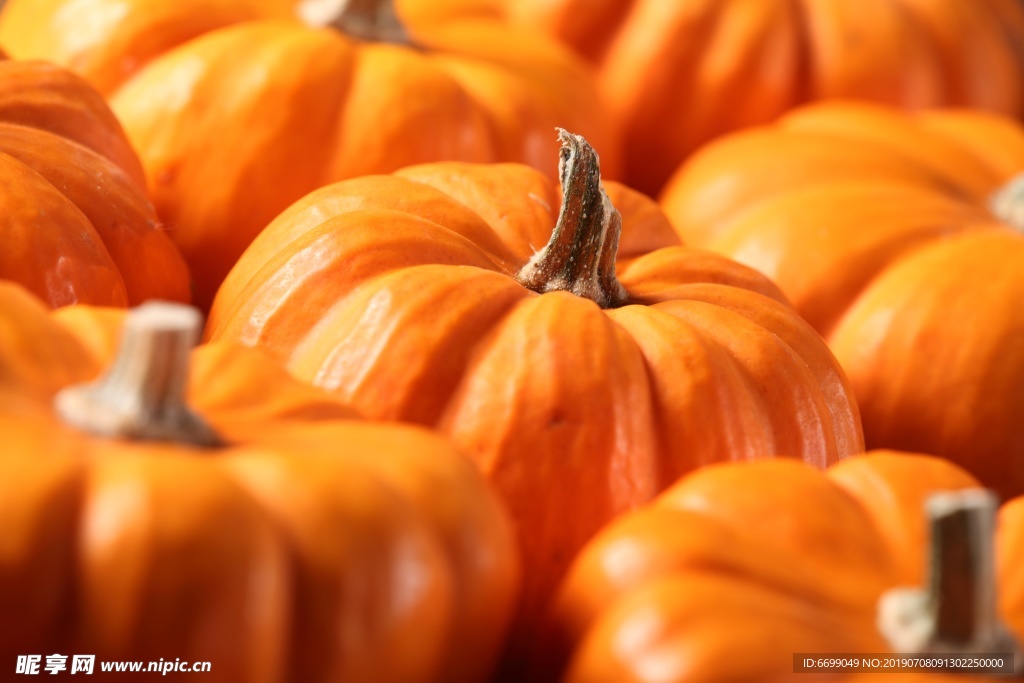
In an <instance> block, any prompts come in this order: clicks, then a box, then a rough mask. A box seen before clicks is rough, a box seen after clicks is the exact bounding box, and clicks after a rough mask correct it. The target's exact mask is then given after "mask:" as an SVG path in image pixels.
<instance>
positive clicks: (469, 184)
mask: <svg viewBox="0 0 1024 683" xmlns="http://www.w3.org/2000/svg"><path fill="white" fill-rule="evenodd" d="M561 138H562V141H563V145H564V147H563V151H562V162H563V163H562V193H563V197H562V199H561V201H560V200H559V193H558V188H557V185H556V184H555V183H554V182H552V181H551V180H550V179H548V178H547V177H545V176H543V175H542V174H540V173H538V172H537V171H535V170H533V169H530V168H528V167H525V166H521V165H513V164H499V165H473V164H457V163H441V164H427V165H421V166H415V167H411V168H407V169H404V170H401V171H399V172H397V173H395V174H393V175H390V176H369V177H366V178H360V179H355V180H351V181H346V182H342V183H338V184H336V185H334V186H330V187H327V188H325V189H322V190H320V191H318V192H315V193H313V194H311V195H310V196H309V197H307V198H305V199H303V200H302V201H300V202H299V203H297V204H295V205H294V206H292V207H291V208H290V209H289V210H288V211H286V212H285V213H284V214H282V216H281V217H279V218H278V219H277V220H276V221H275V222H274V223H272V224H271V225H270V226H269V227H267V228H266V229H265V230H264V231H263V232H262V233H261V234H260V236H259V238H257V240H256V241H255V242H254V243H253V244H252V246H251V247H250V248H249V250H248V251H247V252H246V253H245V255H243V257H242V258H241V260H240V261H239V263H238V265H237V266H236V267H235V268H234V269H233V270H232V272H231V274H230V276H229V277H228V278H227V280H226V281H225V283H224V286H223V288H222V289H221V291H220V293H219V295H218V297H217V300H216V302H215V304H214V307H213V310H212V312H211V315H210V320H209V321H208V324H207V330H208V334H209V336H210V338H211V339H215V340H235V341H239V342H241V343H244V344H248V345H253V346H258V347H260V348H263V349H266V350H267V351H269V352H270V353H272V354H273V355H274V356H275V357H277V358H278V359H279V360H280V361H281V362H282V363H284V364H285V365H287V367H288V368H289V369H290V371H291V372H292V373H293V374H295V375H296V376H298V377H299V378H301V379H304V380H308V381H311V382H313V383H315V384H317V385H319V386H322V387H326V388H328V389H330V390H332V391H333V392H335V393H336V394H337V395H339V396H341V397H342V398H343V399H344V400H345V401H346V402H350V403H351V404H352V405H353V406H355V407H356V409H358V410H360V411H361V412H363V413H365V414H366V415H368V416H371V417H375V418H383V419H389V420H405V421H410V422H415V423H419V424H423V425H430V426H434V427H436V428H438V429H440V430H441V431H442V432H444V433H445V434H447V435H449V436H450V437H451V438H452V439H453V440H454V441H455V443H456V444H457V445H459V446H461V447H462V449H463V450H464V451H466V452H467V453H468V454H469V455H470V457H471V458H472V459H473V460H474V461H475V462H476V463H477V464H478V465H479V466H480V468H481V469H482V470H483V471H484V472H485V473H486V474H487V476H488V477H489V478H490V479H491V481H492V482H493V483H494V484H495V485H496V486H497V488H498V489H499V491H500V492H501V494H502V495H503V497H504V500H505V502H506V504H507V505H508V506H509V507H510V509H511V512H512V514H513V516H514V517H515V519H516V521H517V522H518V529H519V538H520V541H521V545H522V548H523V551H524V553H525V556H526V559H525V562H526V566H527V575H526V589H525V590H526V597H525V606H524V608H523V617H522V618H523V621H522V622H521V623H523V624H526V623H529V621H530V619H531V618H532V615H534V614H535V613H536V611H537V610H538V609H539V606H540V605H541V604H543V602H544V600H545V598H546V596H547V594H548V593H549V592H550V590H551V589H552V588H553V587H554V585H555V583H556V582H557V580H558V578H559V577H560V576H561V574H562V573H563V571H564V570H565V568H566V567H567V566H568V563H569V562H570V561H571V559H572V556H573V554H574V553H575V552H576V550H577V549H578V548H580V547H581V546H582V544H583V543H584V542H585V541H586V540H587V539H588V538H589V537H590V536H591V534H593V533H594V532H595V531H596V530H597V529H598V528H599V527H600V526H601V525H602V524H603V523H605V522H606V521H607V520H609V519H611V518H612V517H614V516H615V515H617V514H618V513H620V512H623V511H625V510H628V509H630V508H632V507H635V506H637V505H640V504H642V503H644V502H646V501H647V500H649V499H650V498H651V497H652V496H654V495H655V494H656V493H657V492H658V491H659V490H661V489H662V488H663V487H664V486H665V485H667V484H668V483H669V482H671V481H674V480H675V479H676V478H677V477H678V476H679V475H680V474H682V473H684V472H687V471H689V470H691V469H693V468H695V467H698V466H700V465H703V464H705V463H708V462H715V461H719V460H742V459H745V458H748V457H752V455H753V454H755V453H758V452H763V450H762V449H764V448H766V447H768V445H771V447H772V448H773V449H774V450H775V452H780V453H787V454H789V455H791V456H794V457H798V458H804V459H806V460H808V461H811V462H815V463H816V464H819V465H822V466H823V465H826V464H828V463H831V462H834V461H836V460H838V459H839V458H842V457H843V456H845V455H848V454H850V453H854V452H859V451H858V449H859V447H860V444H861V434H860V427H859V423H858V418H857V409H856V407H855V405H854V404H853V402H852V401H851V400H850V399H849V397H848V396H847V393H846V380H845V378H844V377H843V375H842V374H841V373H840V372H839V370H838V368H837V366H836V364H835V362H834V360H833V358H832V357H831V355H830V354H829V353H828V352H827V350H826V349H825V346H824V344H823V343H822V341H821V339H820V337H819V336H818V335H817V334H815V333H814V332H813V331H812V330H811V329H810V328H809V327H808V326H807V324H806V323H805V322H803V321H802V320H801V319H800V318H798V317H797V316H796V315H795V314H794V313H793V312H792V311H791V310H790V309H789V307H788V306H786V305H785V304H784V303H782V301H781V297H779V294H778V292H777V291H776V289H775V287H774V286H773V285H772V284H771V283H770V282H768V281H767V280H765V279H764V278H761V277H760V276H758V275H757V274H756V273H754V272H753V271H751V270H749V269H747V268H744V267H741V266H737V265H736V264H734V263H731V262H729V261H727V260H725V259H722V258H719V257H716V256H714V255H711V254H708V253H705V252H699V251H694V250H689V249H685V248H683V247H682V246H678V244H677V245H676V246H668V247H666V248H663V249H654V250H653V251H651V250H652V248H654V247H656V246H659V245H664V244H672V243H677V239H676V238H675V236H674V235H673V233H672V230H671V227H670V226H669V224H668V223H667V221H666V220H665V218H664V216H663V215H662V214H661V213H660V212H659V211H658V210H657V208H656V206H655V205H654V204H653V202H652V201H650V200H648V199H646V198H645V197H643V196H642V195H639V194H638V193H635V192H632V191H631V190H628V189H626V188H624V187H623V186H619V185H614V184H609V191H608V193H607V194H606V193H605V192H604V191H603V190H602V187H601V183H600V173H599V168H598V159H597V155H596V154H595V153H594V150H593V149H592V148H591V147H590V146H589V145H588V144H587V143H586V141H585V140H583V139H582V138H580V137H579V136H575V135H570V134H568V133H566V132H565V131H562V132H561ZM612 198H614V202H615V205H616V206H618V210H616V208H615V206H613V205H612ZM559 205H561V208H559ZM620 212H621V213H620ZM556 216H557V218H556ZM553 226H554V230H552V227H553ZM620 229H621V231H622V232H621V244H620ZM545 243H546V244H547V246H544V245H545ZM538 249H539V250H538ZM617 249H618V251H619V256H621V257H624V258H625V260H627V261H628V262H629V263H628V265H625V266H624V267H623V268H621V269H620V271H619V273H618V276H616V263H615V261H616V254H617Z"/></svg>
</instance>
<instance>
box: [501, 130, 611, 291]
mask: <svg viewBox="0 0 1024 683" xmlns="http://www.w3.org/2000/svg"><path fill="white" fill-rule="evenodd" d="M558 138H559V140H560V141H561V143H562V147H561V151H560V156H559V160H558V174H559V176H560V179H561V181H562V208H561V210H560V211H559V213H558V221H557V222H556V223H555V229H554V232H553V233H552V234H551V239H550V241H549V242H548V243H547V245H546V246H545V247H544V248H543V249H541V250H540V251H538V252H537V253H536V254H534V256H533V258H532V259H530V262H529V263H527V264H526V265H525V266H523V268H522V269H521V270H520V271H519V273H517V274H516V280H518V281H519V283H520V284H522V285H523V286H525V287H528V288H529V289H532V290H533V291H535V292H539V293H544V292H554V291H566V292H572V293H573V294H575V295H576V296H581V297H584V298H586V299H590V300H591V301H594V302H595V303H597V305H599V306H600V307H601V308H615V307H617V306H621V305H623V304H625V303H626V302H627V301H628V300H629V295H628V294H627V293H626V289H625V288H624V287H623V286H622V283H620V282H619V280H618V278H617V277H616V276H615V259H616V257H617V256H618V251H619V235H620V234H621V233H622V217H621V216H620V215H619V212H618V210H616V208H615V207H614V206H612V202H611V199H609V198H608V193H607V192H605V190H604V188H603V187H602V186H601V164H600V159H599V158H598V156H597V152H595V151H594V148H593V147H591V146H590V143H588V142H587V141H586V140H585V139H584V138H583V137H582V136H580V135H573V134H572V133H569V132H568V131H565V130H563V129H561V128H559V129H558Z"/></svg>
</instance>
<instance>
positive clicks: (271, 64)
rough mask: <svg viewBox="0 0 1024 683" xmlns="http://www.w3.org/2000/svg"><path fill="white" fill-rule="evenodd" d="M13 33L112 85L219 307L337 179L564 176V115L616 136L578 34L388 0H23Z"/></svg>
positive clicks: (106, 90) (8, 36)
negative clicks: (243, 262) (244, 270)
mask: <svg viewBox="0 0 1024 683" xmlns="http://www.w3.org/2000/svg"><path fill="white" fill-rule="evenodd" d="M99 18H102V20H101V19H99ZM83 26H88V27H89V30H88V31H84V30H83V28H82V27H83ZM0 44H2V45H5V46H6V47H7V49H9V50H10V51H11V52H12V53H13V54H15V55H17V56H19V57H32V58H45V59H50V60H53V61H55V62H57V63H59V64H64V65H67V66H69V67H71V68H73V69H75V70H76V71H77V72H78V73H80V74H82V75H83V76H84V77H85V78H86V79H87V80H89V81H90V82H91V83H93V84H94V85H95V86H96V87H97V88H98V89H99V90H100V91H101V92H102V93H103V94H104V95H106V96H107V97H108V98H109V100H110V102H111V105H112V107H113V109H114V111H115V112H116V113H117V115H118V116H119V118H120V119H121V121H122V123H123V124H124V126H125V129H126V131H127V133H128V136H129V138H130V139H131V141H132V143H133V144H134V145H135V148H136V149H137V150H138V151H139V154H140V156H141V157H142V162H143V164H144V166H145V169H146V173H147V175H148V178H149V184H150V190H151V193H152V196H153V197H154V201H155V202H156V206H157V210H158V211H159V213H160V215H161V217H162V218H163V219H164V220H165V221H166V222H167V223H169V224H170V225H172V226H173V228H174V232H173V234H174V237H175V240H176V241H177V243H178V245H179V246H180V247H181V249H182V252H183V253H184V255H185V258H186V259H187V261H188V262H189V264H190V265H191V267H192V270H193V274H194V276H195V278H196V302H197V304H199V305H200V306H201V307H203V308H204V309H205V308H206V307H208V306H209V304H210V302H211V300H212V298H213V296H214V293H215V292H216V289H217V287H218V285H219V284H220V282H221V280H222V279H223V278H224V276H225V275H226V274H227V272H228V270H230V268H231V266H232V265H234V262H235V261H236V260H237V258H238V257H239V256H240V255H241V253H242V251H243V250H244V249H245V247H246V246H247V245H248V244H249V242H250V241H251V240H252V238H253V237H255V235H256V233H257V232H258V231H259V230H260V229H261V228H262V227H263V226H264V225H266V224H267V223H268V222H269V221H270V220H271V219H272V218H274V217H275V216H276V215H277V214H278V213H280V212H281V211H282V210H284V209H285V208H286V207H287V206H288V205H290V204H291V203H293V202H294V201H296V200H298V199H299V198H301V197H302V196H303V195H305V194H307V193H308V192H311V191H312V190H315V189H317V188H319V187H321V186H323V185H325V184H328V183H330V182H333V181H336V180H340V179H343V178H349V177H354V176H360V175H365V174H368V173H388V172H391V171H394V170H396V169H398V168H401V167H403V166H407V165H410V164H415V163H420V162H428V161H440V160H449V159H451V160H465V161H475V162H492V161H517V162H522V163H527V164H533V165H535V166H537V167H538V168H541V169H544V170H546V171H548V172H549V173H551V174H552V175H553V174H554V173H555V171H556V169H555V166H554V163H553V161H552V160H553V159H554V158H556V155H557V146H555V145H553V144H552V142H551V140H550V134H549V131H550V130H551V129H552V127H554V126H556V125H560V126H570V127H573V128H574V129H578V130H581V131H583V132H585V133H587V134H588V135H592V136H593V137H594V138H595V141H596V140H604V139H605V138H606V137H607V136H610V135H611V134H612V133H611V131H610V129H607V126H606V124H605V121H604V118H605V117H604V109H603V107H601V106H600V105H599V100H598V95H597V92H596V87H595V86H594V84H593V78H592V74H591V73H590V71H589V69H588V68H587V67H586V65H585V64H584V63H583V62H582V61H581V60H579V59H578V58H576V57H575V56H574V55H572V54H571V53H570V52H569V51H568V50H566V49H565V48H562V47H561V46H559V45H557V44H554V43H549V42H545V41H543V40H537V39H536V38H535V37H533V36H532V35H531V34H529V33H527V32H525V31H516V30H514V29H512V28H507V27H505V26H503V25H501V24H500V23H498V22H494V21H489V22H488V21H474V22H431V23H430V24H429V25H428V26H426V27H424V28H423V29H422V30H418V29H417V27H416V26H408V27H406V26H405V25H403V24H402V23H401V22H400V21H399V20H398V19H397V18H396V16H395V13H394V9H393V7H392V4H391V2H390V0H326V1H325V0H305V1H303V2H296V1H294V0H270V1H266V0H259V1H257V0H218V2H214V3H211V2H210V1H209V0H184V1H181V2H173V3H168V2H165V0H130V1H129V2H123V1H122V0H89V1H88V2H81V1H79V0H14V1H12V2H10V3H9V4H8V6H7V7H6V8H5V10H4V12H3V15H2V17H0ZM605 144H607V146H608V147H609V148H610V149H611V148H614V147H615V145H613V144H612V143H611V141H610V140H609V141H608V142H607V143H605ZM608 170H609V171H611V170H612V169H610V168H609V169H608Z"/></svg>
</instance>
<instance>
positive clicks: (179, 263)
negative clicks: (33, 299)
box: [0, 53, 190, 307]
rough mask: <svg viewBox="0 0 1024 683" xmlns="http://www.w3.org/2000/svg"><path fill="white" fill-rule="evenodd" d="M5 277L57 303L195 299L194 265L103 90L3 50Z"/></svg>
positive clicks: (1, 236) (1, 264) (1, 273)
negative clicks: (158, 207)
mask: <svg viewBox="0 0 1024 683" xmlns="http://www.w3.org/2000/svg"><path fill="white" fill-rule="evenodd" d="M0 180H2V181H0V187H2V190H0V198H2V200H3V204H4V211H3V216H2V218H0V240H2V241H3V245H4V248H3V250H2V251H0V278H2V279H4V280H10V281H14V282H18V283H20V284H22V285H23V286H25V287H27V288H28V289H30V290H31V291H32V292H33V293H35V294H36V295H37V296H39V297H41V298H42V299H43V300H44V301H45V302H46V303H47V304H48V305H49V306H51V307H57V306H64V305H66V304H71V303H76V302H81V303H85V304H93V305H105V306H122V307H123V306H128V305H136V304H139V303H142V302H143V301H145V300H146V299H150V298H161V299H167V300H173V301H181V302H187V301H188V300H189V297H190V291H189V286H190V281H189V273H188V268H187V266H186V265H185V261H184V260H183V259H182V257H181V254H180V253H179V252H178V250H177V248H176V247H175V246H174V243H173V242H172V241H171V239H170V238H169V237H168V234H167V232H165V230H164V227H163V226H162V225H161V224H160V222H159V220H158V219H157V217H156V213H155V210H154V208H153V206H152V204H151V203H150V202H149V199H148V198H147V196H146V184H145V178H144V177H143V172H142V167H141V166H140V164H139V160H138V157H136V155H135V152H133V151H132V148H131V147H130V146H129V144H128V140H127V139H126V138H125V136H124V132H123V131H122V129H121V126H120V124H119V123H118V122H117V120H116V119H115V118H114V115H113V114H112V113H111V112H110V109H109V108H108V107H107V105H106V104H105V103H104V101H103V98H102V97H101V96H100V95H99V93H97V92H96V91H95V90H94V89H93V88H91V87H90V86H89V85H88V84H87V83H86V82H85V81H83V80H82V79H80V78H79V77H77V76H74V75H73V74H71V73H69V72H67V71H64V70H62V69H60V68H57V67H55V66H52V65H50V64H44V63H41V62H18V61H11V60H8V59H7V58H6V57H4V56H3V54H2V53H0Z"/></svg>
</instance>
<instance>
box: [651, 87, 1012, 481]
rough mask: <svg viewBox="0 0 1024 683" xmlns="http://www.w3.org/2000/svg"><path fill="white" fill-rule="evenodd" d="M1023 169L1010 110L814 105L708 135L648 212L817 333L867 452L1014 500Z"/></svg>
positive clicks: (847, 104) (838, 104)
mask: <svg viewBox="0 0 1024 683" xmlns="http://www.w3.org/2000/svg"><path fill="white" fill-rule="evenodd" d="M1021 171H1024V128H1022V127H1021V126H1020V125H1019V124H1017V123H1015V122H1013V121H1010V120H1008V119H1005V118H1002V117H999V116H996V115H993V114H985V113H981V112H968V111H935V112H931V113H926V114H920V115H907V114H903V113H900V112H897V111H895V110H891V109H886V108H882V107H875V106H871V105H866V104H855V103H846V104H843V103H834V104H830V105H824V104H823V105H818V106H813V107H808V108H805V109H802V110H798V111H795V112H793V113H792V114H790V115H787V116H786V117H783V118H782V119H781V120H780V121H779V122H778V123H777V124H776V125H774V126H770V127H764V128H761V129H757V130H753V131H749V132H743V133H737V134H736V135H734V136H730V137H727V138H724V139H722V140H721V141H718V142H716V143H712V144H711V145H709V146H708V147H706V148H705V149H704V150H702V151H701V152H700V153H699V154H697V155H696V156H695V157H694V158H693V159H692V160H691V161H690V162H689V163H687V164H685V165H684V166H683V167H681V168H680V170H679V172H678V173H677V175H676V176H675V177H674V179H673V181H672V182H671V183H670V185H669V186H668V188H666V191H665V194H664V195H663V197H662V206H663V207H664V208H665V210H666V212H667V213H668V215H669V216H670V217H671V219H672V220H673V222H674V224H675V226H676V228H677V229H678V230H679V232H680V234H681V235H683V236H684V237H685V239H687V240H688V241H689V242H691V243H693V244H695V245H697V246H701V247H705V248H709V249H711V250H714V251H717V252H720V253H722V254H724V255H727V256H729V257H731V258H735V259H736V260H738V261H740V262H742V263H745V264H747V265H749V266H752V267H754V268H756V269H758V270H759V271H761V272H763V273H764V274H765V275H767V276H768V277H770V278H772V279H773V280H774V281H775V282H777V283H778V284H779V286H780V287H781V288H782V290H783V291H784V292H785V293H786V296H787V297H788V298H789V299H790V301H792V303H793V305H794V306H795V307H796V309H797V310H798V311H799V312H800V313H801V315H803V317H804V318H805V319H806V320H807V321H808V322H810V323H811V324H812V325H813V326H814V327H815V328H816V329H817V330H818V331H819V332H820V333H821V334H822V335H823V336H824V337H825V338H826V340H827V341H828V343H829V346H830V347H831V348H832V350H833V351H834V352H835V354H836V357H837V358H838V359H839V361H840V363H841V364H842V366H843V369H844V370H845V371H846V373H847V374H848V375H849V377H850V381H851V382H852V383H853V387H854V391H855V393H856V396H857V401H858V403H859V405H860V409H861V413H862V417H863V419H864V430H865V436H866V439H867V443H868V446H869V447H873V448H888V447H891V448H898V449H903V450H911V451H917V452H926V453H934V454H936V455H942V456H946V457H949V458H951V459H953V460H954V461H956V462H957V463H958V464H960V465H961V466H962V467H965V468H966V469H968V470H969V471H970V472H972V473H973V474H974V475H975V476H977V477H978V478H979V479H980V480H981V481H982V483H984V484H985V485H986V486H989V487H991V488H995V489H996V490H998V491H999V492H1000V493H1001V494H1003V495H1004V496H1007V495H1018V494H1020V493H1024V438H1022V437H1021V433H1020V430H1019V428H1018V425H1019V415H1020V411H1021V410H1024V351H1022V347H1021V346H1020V344H1019V343H1018V340H1019V333H1020V331H1021V330H1022V329H1024V311H1022V310H1021V308H1020V306H1019V305H1018V302H1019V301H1020V300H1021V297H1022V296H1024V239H1021V235H1020V230H1021V228H1022V227H1024V222H1022V221H1021V219H1020V213H1019V212H1020V208H1019V207H1020V192H1019V190H1018V189H1015V188H1016V186H1015V185H1014V184H1013V183H1011V179H1012V178H1014V177H1015V175H1016V174H1017V173H1019V172H1021ZM1001 188H1005V191H1002V192H1000V189H1001Z"/></svg>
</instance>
